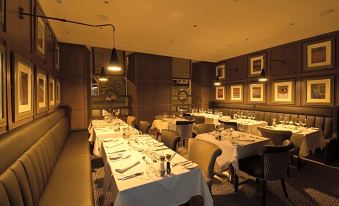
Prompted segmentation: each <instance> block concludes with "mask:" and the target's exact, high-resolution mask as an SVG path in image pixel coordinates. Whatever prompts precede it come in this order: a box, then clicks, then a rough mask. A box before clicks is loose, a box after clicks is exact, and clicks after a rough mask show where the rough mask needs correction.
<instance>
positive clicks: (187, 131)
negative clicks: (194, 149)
mask: <svg viewBox="0 0 339 206" xmlns="http://www.w3.org/2000/svg"><path fill="white" fill-rule="evenodd" d="M194 123H195V120H185V121H176V123H175V124H176V131H177V133H178V135H179V137H180V138H181V139H182V140H183V144H184V146H185V140H188V139H189V138H191V137H192V132H193V124H194Z"/></svg>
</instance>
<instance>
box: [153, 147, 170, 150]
mask: <svg viewBox="0 0 339 206" xmlns="http://www.w3.org/2000/svg"><path fill="white" fill-rule="evenodd" d="M167 149H168V148H167V147H164V148H159V149H155V150H154V151H161V150H167Z"/></svg>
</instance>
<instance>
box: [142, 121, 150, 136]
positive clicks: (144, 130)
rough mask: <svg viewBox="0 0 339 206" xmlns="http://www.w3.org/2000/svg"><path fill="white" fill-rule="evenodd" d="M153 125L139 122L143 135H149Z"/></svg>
mask: <svg viewBox="0 0 339 206" xmlns="http://www.w3.org/2000/svg"><path fill="white" fill-rule="evenodd" d="M151 126H152V124H151V123H150V122H147V121H140V122H139V131H140V132H142V134H148V132H149V130H150V129H151Z"/></svg>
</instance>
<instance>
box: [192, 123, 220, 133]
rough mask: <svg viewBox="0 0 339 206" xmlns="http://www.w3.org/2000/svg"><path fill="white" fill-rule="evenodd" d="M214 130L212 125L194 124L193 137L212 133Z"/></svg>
mask: <svg viewBox="0 0 339 206" xmlns="http://www.w3.org/2000/svg"><path fill="white" fill-rule="evenodd" d="M214 130H215V125H214V124H206V123H204V124H196V125H194V126H193V133H194V135H198V134H203V133H208V132H212V131H214Z"/></svg>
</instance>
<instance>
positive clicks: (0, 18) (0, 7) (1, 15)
mask: <svg viewBox="0 0 339 206" xmlns="http://www.w3.org/2000/svg"><path fill="white" fill-rule="evenodd" d="M0 24H5V0H0Z"/></svg>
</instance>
